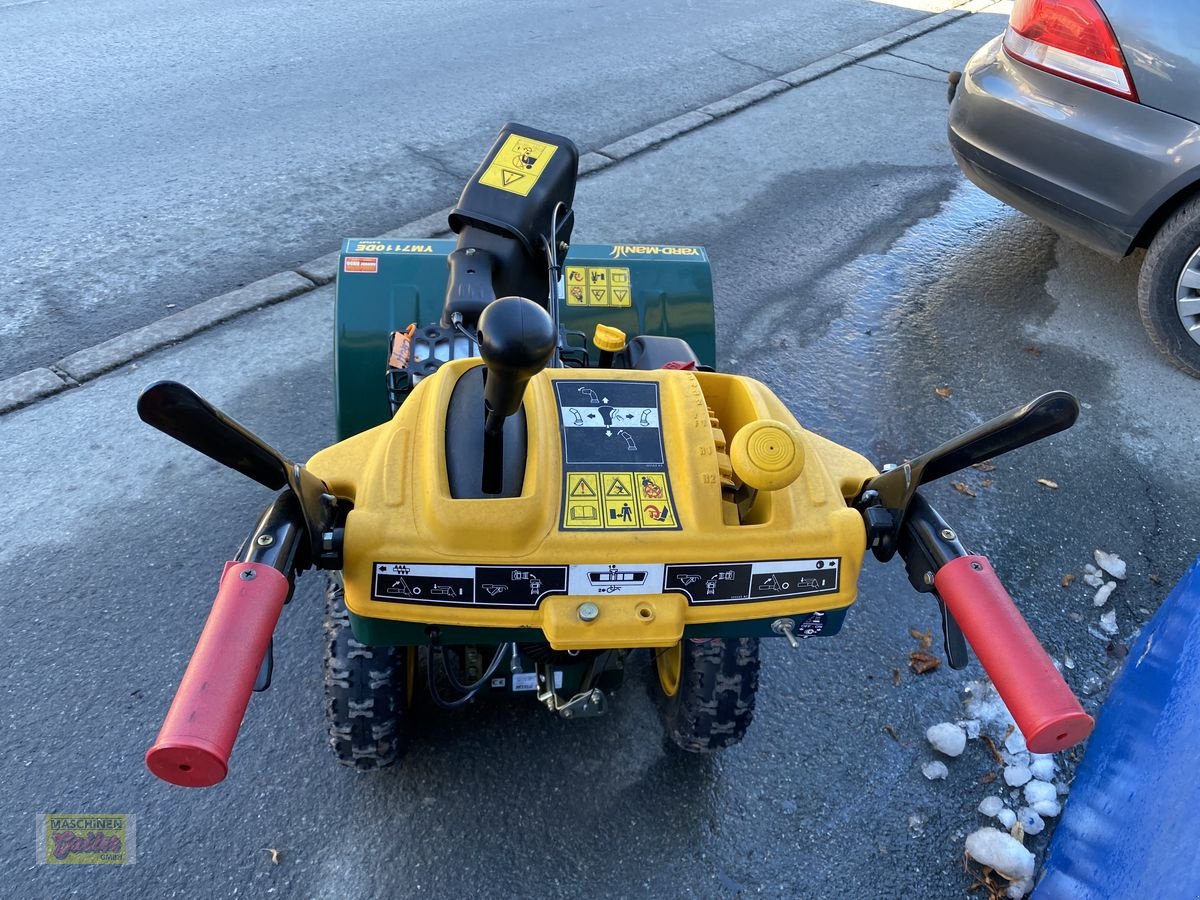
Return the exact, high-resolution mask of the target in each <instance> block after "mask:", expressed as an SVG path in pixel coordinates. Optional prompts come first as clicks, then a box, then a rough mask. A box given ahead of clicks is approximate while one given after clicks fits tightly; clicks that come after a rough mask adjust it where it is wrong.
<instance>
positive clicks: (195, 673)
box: [146, 562, 289, 787]
mask: <svg viewBox="0 0 1200 900" xmlns="http://www.w3.org/2000/svg"><path fill="white" fill-rule="evenodd" d="M288 590H289V585H288V580H287V578H285V577H284V575H283V573H281V572H280V571H279V570H278V569H276V568H274V567H272V566H267V565H263V564H261V563H235V562H228V563H226V564H225V571H224V572H222V573H221V585H220V587H219V588H218V589H217V597H216V599H215V600H214V601H213V605H212V611H211V612H210V613H209V614H208V621H207V622H205V623H204V630H203V631H202V632H201V633H200V640H199V641H197V642H196V650H195V652H193V653H192V659H191V662H189V663H188V667H187V671H186V672H184V673H183V679H182V680H181V681H180V682H179V687H178V688H177V689H176V691H175V700H174V701H173V702H172V703H171V709H170V710H169V711H168V712H167V717H166V719H164V720H163V726H162V729H161V730H160V731H159V732H158V738H157V739H156V740H155V742H154V746H153V747H151V748H150V749H149V750H147V751H146V767H147V768H148V769H149V770H150V771H151V772H152V773H154V774H155V775H156V776H158V777H159V778H161V779H162V780H163V781H169V782H170V783H171V784H177V785H180V786H181V787H211V786H212V785H214V784H217V783H218V782H220V781H221V780H222V779H224V778H225V774H226V773H227V772H228V771H229V754H230V753H232V752H233V743H234V741H236V740H237V734H238V729H239V728H241V725H242V716H244V715H245V714H246V706H247V705H248V704H249V703H250V694H251V693H252V692H253V689H254V680H255V678H256V677H257V675H258V670H259V667H260V666H261V665H262V661H263V657H264V656H265V655H266V652H267V644H268V642H269V641H270V639H271V634H272V633H273V632H274V631H275V625H276V623H277V622H278V621H279V614H280V612H281V611H282V610H283V603H284V601H285V600H286V599H287V596H288Z"/></svg>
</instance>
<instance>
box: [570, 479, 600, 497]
mask: <svg viewBox="0 0 1200 900" xmlns="http://www.w3.org/2000/svg"><path fill="white" fill-rule="evenodd" d="M596 481H597V479H596V473H595V472H572V473H571V475H570V479H569V484H570V490H568V491H567V496H568V497H571V498H576V497H590V498H592V499H593V500H595V499H597V498H598V497H599V496H600V491H598V490H597V489H596Z"/></svg>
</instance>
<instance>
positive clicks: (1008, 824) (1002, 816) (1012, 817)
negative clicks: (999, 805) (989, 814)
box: [996, 809, 1017, 828]
mask: <svg viewBox="0 0 1200 900" xmlns="http://www.w3.org/2000/svg"><path fill="white" fill-rule="evenodd" d="M996 818H997V819H998V820H999V822H1000V824H1001V825H1003V826H1004V827H1005V828H1012V827H1013V826H1014V825H1016V824H1017V814H1016V813H1015V812H1013V811H1012V810H1011V809H1002V810H1000V812H998V813H996Z"/></svg>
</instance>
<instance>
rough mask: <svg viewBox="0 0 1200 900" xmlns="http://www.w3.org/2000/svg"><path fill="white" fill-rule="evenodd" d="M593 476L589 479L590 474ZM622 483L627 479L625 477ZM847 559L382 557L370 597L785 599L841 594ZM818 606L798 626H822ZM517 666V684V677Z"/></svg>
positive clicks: (522, 604) (811, 629)
mask: <svg viewBox="0 0 1200 900" xmlns="http://www.w3.org/2000/svg"><path fill="white" fill-rule="evenodd" d="M584 483H585V484H586V483H587V482H586V481H585V482H584ZM617 483H622V484H623V483H624V482H623V481H619V482H617ZM840 563H841V559H839V558H838V557H824V558H819V559H818V558H813V559H776V560H765V561H757V562H727V563H712V562H704V563H669V564H664V563H580V564H575V565H569V566H521V565H516V566H472V565H432V564H426V563H397V562H377V563H375V564H374V580H373V583H372V591H371V598H372V599H373V600H381V601H384V602H388V603H424V604H431V605H438V606H468V605H469V606H475V607H492V608H508V609H537V608H538V607H539V606H540V605H541V603H542V601H543V600H545V598H546V597H549V596H551V595H553V594H569V595H571V596H605V595H609V594H667V593H679V594H683V595H684V596H686V597H687V601H688V604H689V605H691V606H701V605H706V604H713V603H748V602H754V601H761V600H786V599H789V598H793V597H806V596H810V595H817V594H836V593H837V592H838V588H839V586H840V579H839V573H840V571H841V565H840ZM824 615H825V614H824V613H822V612H816V613H812V614H811V615H810V616H809V617H808V618H807V619H805V620H804V621H803V622H802V623H801V625H800V626H798V627H797V634H800V635H801V636H811V635H814V634H820V633H821V630H822V629H823V628H824ZM518 677H519V676H518V675H516V674H514V675H513V681H514V688H513V689H514V690H520V688H517V687H515V684H516V683H517V678H518Z"/></svg>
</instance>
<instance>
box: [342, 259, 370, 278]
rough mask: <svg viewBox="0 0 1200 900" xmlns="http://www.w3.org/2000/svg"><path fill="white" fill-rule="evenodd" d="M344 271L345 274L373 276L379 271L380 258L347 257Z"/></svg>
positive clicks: (343, 267)
mask: <svg viewBox="0 0 1200 900" xmlns="http://www.w3.org/2000/svg"><path fill="white" fill-rule="evenodd" d="M342 270H343V271H345V272H363V273H367V274H372V275H373V274H375V273H376V272H378V271H379V257H378V256H347V257H346V262H345V264H344V265H343V266H342Z"/></svg>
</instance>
